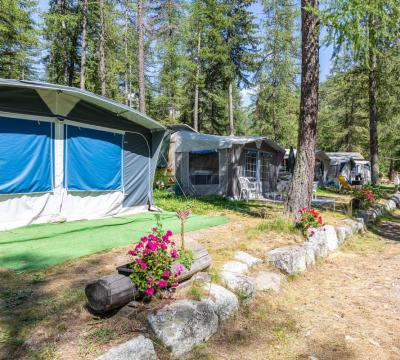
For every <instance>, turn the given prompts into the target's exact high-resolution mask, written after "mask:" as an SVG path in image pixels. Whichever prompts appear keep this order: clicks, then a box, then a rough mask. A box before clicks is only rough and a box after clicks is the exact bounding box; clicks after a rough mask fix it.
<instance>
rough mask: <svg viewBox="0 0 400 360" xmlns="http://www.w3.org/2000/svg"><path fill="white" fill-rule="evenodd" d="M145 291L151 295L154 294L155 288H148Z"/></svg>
mask: <svg viewBox="0 0 400 360" xmlns="http://www.w3.org/2000/svg"><path fill="white" fill-rule="evenodd" d="M145 293H146V295H149V296H152V295H154V288H147V289H146V291H145Z"/></svg>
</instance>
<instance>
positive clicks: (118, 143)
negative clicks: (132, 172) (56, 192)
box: [65, 125, 123, 190]
mask: <svg viewBox="0 0 400 360" xmlns="http://www.w3.org/2000/svg"><path fill="white" fill-rule="evenodd" d="M65 137H66V146H65V187H66V188H67V189H68V190H121V189H122V138H123V136H122V134H119V133H112V132H107V131H101V130H97V129H89V128H84V127H77V126H71V125H66V126H65Z"/></svg>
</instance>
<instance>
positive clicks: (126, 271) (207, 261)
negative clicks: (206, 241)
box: [85, 243, 211, 313]
mask: <svg viewBox="0 0 400 360" xmlns="http://www.w3.org/2000/svg"><path fill="white" fill-rule="evenodd" d="M188 248H190V249H191V250H192V251H193V255H194V259H193V264H192V266H191V268H190V270H187V269H185V268H184V270H183V271H182V273H181V275H180V276H179V277H177V282H178V283H180V282H182V281H185V280H187V279H190V278H191V277H192V276H193V275H194V274H196V273H197V272H200V271H203V270H205V269H207V268H208V267H209V266H210V265H211V256H210V254H209V253H208V251H207V249H206V248H205V247H204V246H202V245H200V244H196V243H192V244H190V245H189V244H188ZM117 270H118V272H119V274H118V275H110V276H105V277H102V278H100V279H97V280H93V281H91V282H90V283H88V284H87V285H86V288H85V294H86V297H87V299H88V303H89V306H90V307H91V308H92V309H93V310H94V311H96V312H98V313H105V312H107V311H110V310H113V309H117V308H120V307H122V306H124V305H126V304H128V303H129V302H130V301H132V300H135V298H136V299H137V298H138V296H139V295H140V294H139V292H138V290H137V289H136V287H135V286H134V285H133V284H132V281H131V279H130V277H129V275H130V274H131V273H132V272H133V271H132V270H131V269H130V268H129V266H128V264H127V265H123V266H119V267H117Z"/></svg>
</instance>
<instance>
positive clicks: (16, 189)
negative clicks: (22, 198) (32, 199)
mask: <svg viewBox="0 0 400 360" xmlns="http://www.w3.org/2000/svg"><path fill="white" fill-rule="evenodd" d="M52 127H53V124H52V123H51V122H45V121H36V120H26V119H16V118H10V117H3V116H0V194H26V193H40V192H49V191H51V190H52V172H53V171H52V168H53V159H52Z"/></svg>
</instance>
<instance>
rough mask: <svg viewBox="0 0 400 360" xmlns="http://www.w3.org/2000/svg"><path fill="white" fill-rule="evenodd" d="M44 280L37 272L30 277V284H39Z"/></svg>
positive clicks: (43, 275)
mask: <svg viewBox="0 0 400 360" xmlns="http://www.w3.org/2000/svg"><path fill="white" fill-rule="evenodd" d="M45 280H46V275H45V274H43V273H41V272H39V273H35V274H33V275H32V280H31V284H39V283H42V282H44V281H45Z"/></svg>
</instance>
